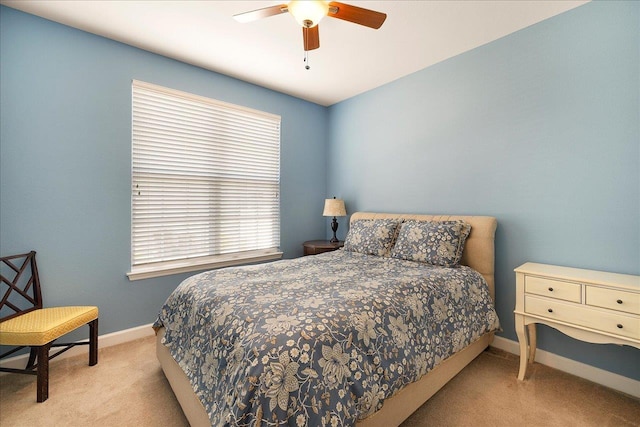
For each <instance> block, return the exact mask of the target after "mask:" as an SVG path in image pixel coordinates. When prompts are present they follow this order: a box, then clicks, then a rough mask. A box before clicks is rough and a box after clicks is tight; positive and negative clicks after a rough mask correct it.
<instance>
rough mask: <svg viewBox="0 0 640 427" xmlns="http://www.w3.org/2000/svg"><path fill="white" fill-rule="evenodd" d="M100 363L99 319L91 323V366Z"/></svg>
mask: <svg viewBox="0 0 640 427" xmlns="http://www.w3.org/2000/svg"><path fill="white" fill-rule="evenodd" d="M97 363H98V319H95V320H92V321H91V322H89V366H93V365H96V364H97Z"/></svg>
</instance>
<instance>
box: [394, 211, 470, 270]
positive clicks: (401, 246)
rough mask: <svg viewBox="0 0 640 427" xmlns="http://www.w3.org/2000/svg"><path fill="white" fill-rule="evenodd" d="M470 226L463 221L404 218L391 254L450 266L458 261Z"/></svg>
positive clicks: (396, 256) (400, 257)
mask: <svg viewBox="0 0 640 427" xmlns="http://www.w3.org/2000/svg"><path fill="white" fill-rule="evenodd" d="M470 231H471V226H470V225H469V224H467V223H466V222H464V221H406V222H404V223H402V226H401V227H400V232H399V233H398V239H397V241H396V244H395V245H394V247H393V250H392V251H391V257H393V258H399V259H406V260H409V261H418V262H426V263H428V264H433V265H438V266H442V267H453V266H454V265H457V264H458V263H459V262H460V259H461V258H462V250H463V249H464V242H465V240H466V239H467V236H469V232H470Z"/></svg>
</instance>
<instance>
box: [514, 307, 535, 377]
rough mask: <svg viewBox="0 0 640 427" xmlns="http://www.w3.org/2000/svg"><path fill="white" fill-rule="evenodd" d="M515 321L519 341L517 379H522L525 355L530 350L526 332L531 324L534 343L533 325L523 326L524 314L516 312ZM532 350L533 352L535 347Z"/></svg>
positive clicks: (529, 330) (525, 363) (524, 368)
mask: <svg viewBox="0 0 640 427" xmlns="http://www.w3.org/2000/svg"><path fill="white" fill-rule="evenodd" d="M515 322H516V334H517V335H518V342H519V343H520V371H519V372H518V379H519V380H520V381H522V380H524V376H525V374H526V373H527V364H528V363H527V362H528V360H527V358H528V357H527V356H529V354H530V352H531V348H530V347H529V337H528V335H529V334H528V333H527V332H531V329H532V328H531V326H533V339H534V343H535V325H528V327H526V328H525V324H524V316H522V315H520V314H516V317H515ZM533 351H534V352H535V347H534V350H533Z"/></svg>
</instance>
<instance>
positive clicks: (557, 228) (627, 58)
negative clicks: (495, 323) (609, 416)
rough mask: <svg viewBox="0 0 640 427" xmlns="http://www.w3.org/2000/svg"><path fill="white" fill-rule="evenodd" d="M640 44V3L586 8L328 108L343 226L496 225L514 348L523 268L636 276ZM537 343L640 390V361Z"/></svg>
mask: <svg viewBox="0 0 640 427" xmlns="http://www.w3.org/2000/svg"><path fill="white" fill-rule="evenodd" d="M639 28H640V3H636V2H593V3H589V4H587V5H584V6H581V7H579V8H577V9H574V10H571V11H569V12H566V13H564V14H561V15H559V16H556V17H554V18H551V19H549V20H546V21H544V22H542V23H539V24H537V25H534V26H531V27H529V28H526V29H524V30H521V31H519V32H516V33H514V34H512V35H509V36H507V37H504V38H502V39H500V40H497V41H495V42H493V43H490V44H487V45H484V46H482V47H479V48H477V49H475V50H473V51H470V52H467V53H464V54H462V55H459V56H457V57H455V58H452V59H450V60H447V61H445V62H442V63H439V64H437V65H434V66H432V67H429V68H427V69H425V70H422V71H419V72H417V73H414V74H412V75H410V76H407V77H405V78H402V79H400V80H397V81H395V82H392V83H390V84H387V85H385V86H383V87H380V88H378V89H375V90H372V91H370V92H367V93H365V94H362V95H360V96H357V97H355V98H351V99H349V100H347V101H344V102H342V103H339V104H336V105H334V106H332V107H330V109H329V111H330V116H329V123H330V125H329V129H330V136H329V141H330V142H329V159H331V161H330V162H329V163H328V165H329V166H328V175H327V176H328V191H329V193H330V194H335V195H336V196H338V197H341V198H344V199H345V201H346V204H347V211H348V212H354V211H357V210H366V211H391V212H412V213H452V214H477V215H492V216H495V217H497V218H498V230H497V235H496V251H497V253H496V286H497V290H496V292H497V307H498V314H499V316H500V319H501V322H502V326H503V328H504V332H503V333H502V335H503V336H504V337H506V338H508V339H512V340H516V339H517V338H516V335H515V330H514V320H513V309H514V305H515V276H514V273H513V269H514V268H515V267H517V266H518V265H520V264H522V263H524V262H527V261H533V262H542V263H549V264H558V265H568V266H574V267H581V268H591V269H600V270H608V271H614V272H619V273H627V274H640V130H639V122H640V109H639V98H640V89H639V79H640V77H639V76H640V69H639V59H638V54H639V50H640V30H639ZM342 232H343V233H344V232H345V230H342ZM342 237H344V234H342ZM538 329H539V331H540V333H539V348H542V349H544V350H548V351H551V352H553V353H556V354H559V355H562V356H565V357H568V358H571V359H574V360H577V361H581V362H583V363H587V364H590V365H593V366H596V367H600V368H602V369H606V370H609V371H613V372H616V373H619V374H622V375H625V376H628V377H632V378H635V379H640V363H638V360H639V357H640V351H639V350H637V349H632V348H630V347H622V348H620V347H617V346H614V345H595V344H585V343H582V342H579V341H577V340H574V339H572V338H568V337H566V336H564V335H562V334H560V333H558V332H556V331H555V330H552V329H551V328H548V327H546V326H540V327H539V328H538Z"/></svg>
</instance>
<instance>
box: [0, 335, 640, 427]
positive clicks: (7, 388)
mask: <svg viewBox="0 0 640 427" xmlns="http://www.w3.org/2000/svg"><path fill="white" fill-rule="evenodd" d="M87 362H88V356H75V357H70V358H68V359H62V360H54V361H53V362H52V364H51V372H50V384H49V399H48V400H47V401H46V402H44V403H36V401H35V396H36V391H35V380H36V378H35V376H28V375H16V374H9V375H3V376H0V426H2V427H10V426H30V427H32V426H56V427H60V426H92V427H98V426H109V427H110V426H153V427H156V426H169V427H181V426H187V425H188V423H187V420H186V419H185V417H184V415H183V414H182V411H181V409H180V406H179V405H178V402H177V400H176V399H175V397H174V395H173V392H172V391H171V388H170V387H169V383H168V382H167V380H166V379H165V377H164V374H163V373H162V370H161V368H160V365H159V363H158V361H157V360H156V357H155V348H154V338H153V337H149V338H143V339H140V340H137V341H132V342H131V343H127V344H121V345H117V346H113V347H108V348H104V349H101V350H100V359H99V362H98V364H97V365H96V366H93V367H89V366H88V365H87ZM530 369H531V374H530V375H529V378H528V379H527V380H526V381H524V382H519V381H518V380H517V379H516V374H517V372H518V360H517V358H516V356H514V355H511V354H509V353H505V352H502V351H499V350H494V349H489V350H488V351H485V352H484V353H482V354H481V355H480V356H479V357H478V358H477V359H476V360H474V361H473V362H472V363H471V364H470V365H469V366H468V367H467V368H465V369H464V370H463V371H462V372H461V373H460V374H458V376H456V377H455V378H454V379H453V380H452V381H451V382H450V383H449V384H447V385H446V386H445V387H444V388H443V389H442V390H440V392H438V393H437V394H436V395H435V396H433V397H432V398H431V399H430V400H429V401H428V402H427V403H425V404H424V405H423V406H422V407H421V408H420V409H418V411H417V412H415V413H414V414H413V415H412V416H411V417H410V418H409V419H407V420H406V421H405V423H404V424H403V427H417V426H478V427H483V426H498V427H500V426H505V427H506V426H509V427H511V426H562V427H571V426H576V427H578V426H579V427H589V426H594V427H596V426H597V427H603V426H611V427H613V426H615V427H626V426H640V400H638V399H634V398H632V397H630V396H627V395H624V394H621V393H618V392H616V391H614V390H611V389H608V388H605V387H602V386H599V385H597V384H594V383H591V382H589V381H585V380H582V379H580V378H577V377H574V376H571V375H568V374H565V373H563V372H560V371H557V370H555V369H551V368H548V367H546V366H543V365H539V364H534V365H533V367H532V368H530Z"/></svg>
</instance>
